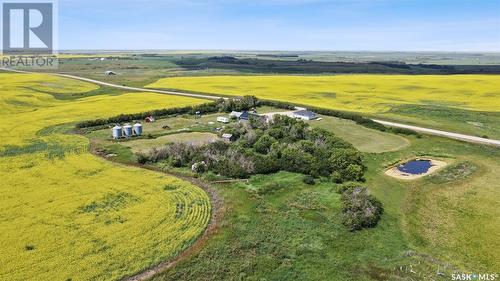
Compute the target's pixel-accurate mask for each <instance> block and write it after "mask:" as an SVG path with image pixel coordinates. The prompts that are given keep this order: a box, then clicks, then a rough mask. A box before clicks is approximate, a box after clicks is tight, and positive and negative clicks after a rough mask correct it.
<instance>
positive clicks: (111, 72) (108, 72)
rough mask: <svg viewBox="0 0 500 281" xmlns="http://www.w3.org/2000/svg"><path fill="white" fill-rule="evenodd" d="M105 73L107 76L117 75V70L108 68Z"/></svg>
mask: <svg viewBox="0 0 500 281" xmlns="http://www.w3.org/2000/svg"><path fill="white" fill-rule="evenodd" d="M104 74H105V75H107V76H114V75H116V72H114V71H111V70H108V71H106V72H104Z"/></svg>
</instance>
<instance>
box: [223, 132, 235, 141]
mask: <svg viewBox="0 0 500 281" xmlns="http://www.w3.org/2000/svg"><path fill="white" fill-rule="evenodd" d="M222 139H223V140H224V141H227V142H231V141H234V136H233V135H232V134H222Z"/></svg>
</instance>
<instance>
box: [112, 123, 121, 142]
mask: <svg viewBox="0 0 500 281" xmlns="http://www.w3.org/2000/svg"><path fill="white" fill-rule="evenodd" d="M111 132H112V134H113V138H114V139H115V140H116V139H119V138H121V137H122V127H121V126H118V125H116V126H114V127H113V128H112V129H111Z"/></svg>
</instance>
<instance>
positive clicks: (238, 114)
mask: <svg viewBox="0 0 500 281" xmlns="http://www.w3.org/2000/svg"><path fill="white" fill-rule="evenodd" d="M241 114H243V112H239V111H232V112H231V113H229V116H231V117H236V119H240V116H241Z"/></svg>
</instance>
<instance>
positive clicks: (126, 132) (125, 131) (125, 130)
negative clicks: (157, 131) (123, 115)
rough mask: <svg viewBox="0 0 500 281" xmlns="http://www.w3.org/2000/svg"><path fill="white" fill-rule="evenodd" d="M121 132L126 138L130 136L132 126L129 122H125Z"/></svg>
mask: <svg viewBox="0 0 500 281" xmlns="http://www.w3.org/2000/svg"><path fill="white" fill-rule="evenodd" d="M123 134H124V135H125V137H127V138H130V137H131V136H132V126H130V124H126V125H125V126H123Z"/></svg>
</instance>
